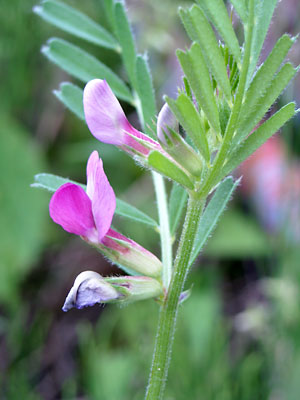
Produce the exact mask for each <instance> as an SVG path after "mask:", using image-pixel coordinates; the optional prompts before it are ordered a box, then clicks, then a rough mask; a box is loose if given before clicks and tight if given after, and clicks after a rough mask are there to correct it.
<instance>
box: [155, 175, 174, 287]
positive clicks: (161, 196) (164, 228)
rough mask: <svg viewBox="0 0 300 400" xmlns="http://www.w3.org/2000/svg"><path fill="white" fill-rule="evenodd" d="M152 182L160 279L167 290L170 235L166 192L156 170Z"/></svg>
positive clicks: (169, 274)
mask: <svg viewBox="0 0 300 400" xmlns="http://www.w3.org/2000/svg"><path fill="white" fill-rule="evenodd" d="M152 178H153V184H154V189H155V194H156V202H157V209H158V218H159V228H160V241H161V254H162V264H163V272H162V280H163V286H164V288H165V289H166V290H167V289H168V286H169V283H170V280H171V274H172V237H171V232H170V224H169V211H168V202H167V193H166V187H165V183H164V178H163V177H162V176H161V175H159V174H158V173H156V172H152Z"/></svg>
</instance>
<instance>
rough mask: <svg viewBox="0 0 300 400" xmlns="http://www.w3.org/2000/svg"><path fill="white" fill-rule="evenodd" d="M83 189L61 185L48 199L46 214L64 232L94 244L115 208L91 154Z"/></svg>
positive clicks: (99, 162) (100, 167) (99, 164)
mask: <svg viewBox="0 0 300 400" xmlns="http://www.w3.org/2000/svg"><path fill="white" fill-rule="evenodd" d="M86 174H87V188H86V192H85V190H84V189H83V188H82V187H81V186H78V185H75V184H73V183H66V184H64V185H62V186H61V187H60V188H59V189H58V190H57V191H56V192H55V193H54V195H53V196H52V198H51V201H50V205H49V211H50V216H51V218H52V219H53V221H54V222H56V223H57V224H59V225H61V226H62V227H63V229H64V230H65V231H67V232H70V233H74V234H75V235H80V236H82V237H83V238H85V239H86V240H88V241H89V242H92V243H98V242H101V241H102V240H103V238H104V237H105V235H106V234H107V232H108V230H109V228H110V225H111V221H112V218H113V215H114V212H115V208H116V196H115V194H114V191H113V189H112V187H111V186H110V184H109V182H108V179H107V177H106V175H105V173H104V170H103V164H102V160H101V159H100V158H99V156H98V152H97V151H94V152H93V153H92V154H91V155H90V158H89V160H88V163H87V169H86Z"/></svg>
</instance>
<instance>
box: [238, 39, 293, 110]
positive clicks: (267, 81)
mask: <svg viewBox="0 0 300 400" xmlns="http://www.w3.org/2000/svg"><path fill="white" fill-rule="evenodd" d="M294 41H295V40H294V39H291V38H290V37H289V36H288V35H283V36H282V37H281V38H280V39H279V40H278V42H277V43H276V45H275V46H274V48H273V50H272V51H271V53H270V54H269V56H268V58H267V59H266V61H265V62H264V63H263V64H262V65H261V66H260V68H259V69H258V71H257V72H256V74H255V76H254V78H253V80H252V81H251V84H250V86H249V89H248V90H247V92H246V95H245V100H244V103H243V106H242V109H241V114H242V115H243V114H247V113H248V114H249V113H250V112H251V111H252V110H253V108H255V106H256V104H257V103H258V102H259V101H260V99H261V98H262V97H263V96H264V95H265V94H266V91H267V90H268V89H269V88H270V85H271V84H272V80H273V78H274V75H275V73H276V72H277V70H278V69H279V67H280V66H281V64H282V62H283V61H284V59H285V57H286V55H287V53H288V51H289V49H290V48H291V46H292V44H293V43H294Z"/></svg>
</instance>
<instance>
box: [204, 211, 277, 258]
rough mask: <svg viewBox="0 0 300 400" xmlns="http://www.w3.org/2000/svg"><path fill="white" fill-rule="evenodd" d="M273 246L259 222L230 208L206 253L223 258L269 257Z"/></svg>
mask: <svg viewBox="0 0 300 400" xmlns="http://www.w3.org/2000/svg"><path fill="white" fill-rule="evenodd" d="M270 251H271V246H270V241H269V240H268V237H267V235H266V234H265V232H264V231H263V230H262V228H261V227H260V226H259V224H258V223H257V222H256V221H255V220H254V219H253V218H252V217H249V216H246V215H244V214H242V213H241V212H239V211H234V210H228V211H227V212H226V213H225V214H224V215H223V217H222V219H221V221H220V223H219V224H218V226H217V228H216V230H215V232H214V234H213V236H212V237H211V239H210V240H209V241H208V243H207V245H206V247H205V250H204V252H205V255H206V256H210V257H214V258H222V259H226V258H229V259H246V258H250V259H253V258H259V257H268V256H269V255H270Z"/></svg>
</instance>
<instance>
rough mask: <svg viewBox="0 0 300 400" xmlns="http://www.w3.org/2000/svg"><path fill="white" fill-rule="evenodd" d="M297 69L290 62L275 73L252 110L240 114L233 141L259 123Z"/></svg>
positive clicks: (245, 134) (240, 137)
mask: <svg viewBox="0 0 300 400" xmlns="http://www.w3.org/2000/svg"><path fill="white" fill-rule="evenodd" d="M296 72H297V70H296V69H295V68H294V67H293V66H292V64H290V63H287V64H285V65H284V66H283V67H282V68H281V70H280V71H279V72H278V74H277V75H275V77H274V78H273V79H272V81H271V83H270V85H269V88H268V90H267V91H266V92H265V93H264V94H263V95H262V97H261V98H260V99H259V100H258V101H257V103H256V104H255V106H254V107H253V110H251V109H250V110H249V113H246V114H243V115H242V116H241V119H240V122H239V126H238V130H237V134H236V137H235V138H234V142H235V143H236V142H240V141H241V140H242V139H244V138H245V137H246V136H247V135H248V134H249V133H250V132H251V130H252V129H253V128H254V127H255V126H256V124H258V123H259V121H260V120H261V119H262V118H263V116H264V115H265V113H266V112H267V111H268V109H269V108H270V107H271V106H272V104H273V103H274V101H275V100H276V99H277V98H278V96H279V95H280V94H281V92H282V91H283V90H284V89H285V88H286V86H287V85H288V83H289V82H290V80H291V79H292V78H293V77H294V76H295V75H296Z"/></svg>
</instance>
